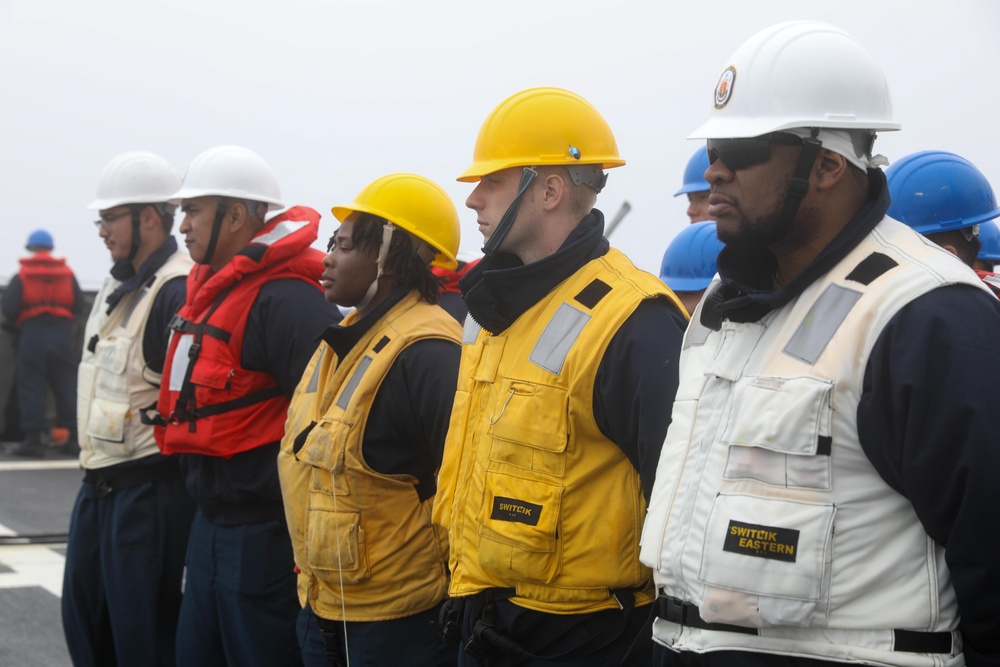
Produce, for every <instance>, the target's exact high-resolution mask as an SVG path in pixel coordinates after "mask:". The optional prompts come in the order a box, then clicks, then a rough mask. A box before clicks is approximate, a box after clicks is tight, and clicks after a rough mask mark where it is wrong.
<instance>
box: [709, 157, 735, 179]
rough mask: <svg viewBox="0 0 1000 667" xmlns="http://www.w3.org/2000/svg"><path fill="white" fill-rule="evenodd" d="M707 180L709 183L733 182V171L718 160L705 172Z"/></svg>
mask: <svg viewBox="0 0 1000 667" xmlns="http://www.w3.org/2000/svg"><path fill="white" fill-rule="evenodd" d="M705 180H706V181H708V182H709V183H716V182H718V181H731V180H733V170H732V169H730V168H729V167H727V166H726V163H725V162H723V161H722V160H719V159H716V160H715V162H713V163H711V164H710V165H708V169H706V170H705Z"/></svg>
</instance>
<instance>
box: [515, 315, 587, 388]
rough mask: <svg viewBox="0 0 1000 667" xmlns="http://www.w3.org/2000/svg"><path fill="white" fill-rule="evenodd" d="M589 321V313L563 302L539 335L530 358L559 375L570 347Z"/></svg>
mask: <svg viewBox="0 0 1000 667" xmlns="http://www.w3.org/2000/svg"><path fill="white" fill-rule="evenodd" d="M588 321H590V314H589V313H585V312H583V311H582V310H578V309H576V308H574V307H573V306H571V305H569V304H568V303H564V304H562V305H561V306H559V310H557V311H556V314H555V315H553V316H552V319H551V320H549V323H548V324H547V325H545V331H543V332H542V335H541V336H539V337H538V342H537V343H535V349H533V350H532V351H531V355H530V356H529V357H528V360H529V361H530V362H531V363H533V364H535V365H536V366H541V367H542V368H544V369H545V370H547V371H549V372H550V373H555V374H556V375H558V374H559V372H560V371H562V367H563V364H564V363H565V362H566V356H567V355H568V354H569V350H570V348H571V347H573V343H575V342H576V339H577V338H579V337H580V332H581V331H583V327H584V326H585V325H586V324H587V322H588Z"/></svg>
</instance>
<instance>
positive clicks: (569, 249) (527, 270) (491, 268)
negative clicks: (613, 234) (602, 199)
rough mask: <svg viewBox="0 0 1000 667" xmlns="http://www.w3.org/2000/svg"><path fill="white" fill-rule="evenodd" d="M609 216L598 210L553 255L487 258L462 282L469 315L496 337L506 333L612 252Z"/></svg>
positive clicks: (504, 255)
mask: <svg viewBox="0 0 1000 667" xmlns="http://www.w3.org/2000/svg"><path fill="white" fill-rule="evenodd" d="M608 247H609V246H608V240H607V239H605V238H604V214H603V213H601V212H600V211H599V210H597V209H596V208H595V209H594V210H592V211H591V212H590V213H589V214H587V216H586V217H584V218H583V220H581V221H580V224H579V225H577V226H576V228H575V229H574V230H573V231H572V232H571V233H570V235H569V237H567V238H566V240H565V241H564V242H563V244H562V246H560V247H559V250H557V251H556V252H555V253H554V254H552V255H549V256H548V257H545V258H543V259H540V260H538V261H537V262H532V263H531V264H524V263H522V262H521V260H520V259H518V258H517V257H515V256H514V255H511V254H508V253H502V252H498V253H495V254H493V255H491V256H489V257H484V258H483V259H482V260H481V261H480V262H479V263H478V264H477V265H476V266H475V267H474V268H473V269H472V270H471V271H469V273H467V274H466V275H465V276H463V277H462V279H461V280H460V281H459V283H458V284H459V287H460V288H461V289H462V295H463V296H464V298H465V303H466V305H467V306H468V308H469V316H470V317H472V319H473V320H475V321H476V323H478V324H479V325H480V326H481V327H483V328H484V329H486V330H487V331H489V332H490V333H492V334H494V335H495V334H499V333H500V332H502V331H505V330H506V329H507V328H509V327H510V325H511V324H513V323H514V322H515V321H516V320H517V318H519V317H520V316H521V315H522V314H523V313H524V312H525V311H526V310H528V309H529V308H531V307H532V306H534V305H535V304H536V303H538V302H539V301H540V300H541V299H542V298H544V297H545V295H546V294H548V293H549V292H551V291H552V290H553V289H555V287H556V285H558V284H559V283H561V282H562V281H564V280H565V279H566V278H568V277H570V276H571V275H573V274H574V273H576V272H577V271H578V270H579V269H580V267H582V266H583V265H584V264H586V263H587V262H589V261H591V260H593V259H596V258H598V257H601V256H603V255H604V254H605V253H607V252H608Z"/></svg>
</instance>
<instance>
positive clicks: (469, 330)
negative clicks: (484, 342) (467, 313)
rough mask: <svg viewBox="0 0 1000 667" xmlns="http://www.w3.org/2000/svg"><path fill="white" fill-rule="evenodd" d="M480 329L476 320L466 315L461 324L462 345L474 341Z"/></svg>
mask: <svg viewBox="0 0 1000 667" xmlns="http://www.w3.org/2000/svg"><path fill="white" fill-rule="evenodd" d="M482 330H483V328H482V327H481V326H479V323H478V322H476V321H475V320H474V319H472V318H471V317H466V318H465V324H464V325H463V326H462V345H472V344H473V343H475V342H476V339H477V338H479V332H480V331H482Z"/></svg>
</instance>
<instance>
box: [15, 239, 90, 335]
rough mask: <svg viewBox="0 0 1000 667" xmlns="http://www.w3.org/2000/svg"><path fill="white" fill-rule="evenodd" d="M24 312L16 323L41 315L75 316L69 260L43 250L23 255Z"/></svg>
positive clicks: (21, 271) (22, 289) (18, 324)
mask: <svg viewBox="0 0 1000 667" xmlns="http://www.w3.org/2000/svg"><path fill="white" fill-rule="evenodd" d="M17 275H18V278H20V280H21V312H20V313H19V314H18V316H17V321H16V322H15V324H16V325H17V326H21V324H22V323H24V321H25V320H30V319H31V318H33V317H38V316H39V315H45V314H48V315H53V316H55V317H65V318H66V319H70V320H71V319H73V304H74V301H75V300H76V299H75V296H74V294H73V272H72V271H71V270H70V268H69V267H68V266H66V260H65V259H63V258H61V257H59V258H56V257H53V256H52V255H50V254H49V253H47V252H45V251H44V250H43V251H40V252H37V253H35V254H34V255H33V256H31V257H24V258H22V259H21V270H20V271H19V272H18V274H17Z"/></svg>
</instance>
